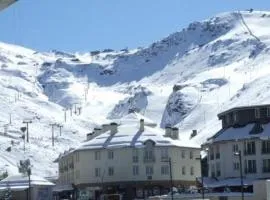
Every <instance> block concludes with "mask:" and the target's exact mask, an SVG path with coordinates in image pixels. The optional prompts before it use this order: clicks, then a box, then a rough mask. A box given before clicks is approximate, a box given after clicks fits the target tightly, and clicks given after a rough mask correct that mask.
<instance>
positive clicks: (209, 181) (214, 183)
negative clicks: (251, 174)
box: [197, 177, 256, 188]
mask: <svg viewBox="0 0 270 200" xmlns="http://www.w3.org/2000/svg"><path fill="white" fill-rule="evenodd" d="M197 180H198V181H199V182H201V178H198V179H197ZM255 180H256V179H247V178H244V179H243V184H244V185H253V182H254V181H255ZM203 184H204V186H205V187H207V188H217V187H226V186H240V185H241V179H240V178H228V179H223V180H216V179H213V178H208V177H204V178H203Z"/></svg>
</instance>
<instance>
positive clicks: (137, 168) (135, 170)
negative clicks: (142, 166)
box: [133, 165, 139, 176]
mask: <svg viewBox="0 0 270 200" xmlns="http://www.w3.org/2000/svg"><path fill="white" fill-rule="evenodd" d="M133 175H134V176H136V175H139V166H138V165H134V166H133Z"/></svg>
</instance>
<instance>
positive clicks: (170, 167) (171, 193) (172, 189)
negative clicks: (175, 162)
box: [169, 158, 173, 200]
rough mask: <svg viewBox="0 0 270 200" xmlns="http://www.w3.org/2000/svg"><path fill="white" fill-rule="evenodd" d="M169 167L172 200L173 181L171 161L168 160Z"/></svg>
mask: <svg viewBox="0 0 270 200" xmlns="http://www.w3.org/2000/svg"><path fill="white" fill-rule="evenodd" d="M169 166H170V181H171V197H172V200H173V180H172V160H171V158H169Z"/></svg>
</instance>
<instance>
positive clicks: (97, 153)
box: [95, 151, 100, 160]
mask: <svg viewBox="0 0 270 200" xmlns="http://www.w3.org/2000/svg"><path fill="white" fill-rule="evenodd" d="M95 160H100V151H96V152H95Z"/></svg>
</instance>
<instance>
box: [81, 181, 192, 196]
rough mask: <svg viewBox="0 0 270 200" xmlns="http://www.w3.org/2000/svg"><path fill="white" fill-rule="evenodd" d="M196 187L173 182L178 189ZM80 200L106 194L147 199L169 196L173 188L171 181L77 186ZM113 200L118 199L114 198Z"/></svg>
mask: <svg viewBox="0 0 270 200" xmlns="http://www.w3.org/2000/svg"><path fill="white" fill-rule="evenodd" d="M191 185H195V182H193V181H173V187H176V188H178V189H181V188H188V187H189V186H191ZM76 188H77V195H78V199H79V200H84V199H87V200H89V199H92V200H99V199H100V198H101V197H102V196H103V195H104V194H119V197H121V198H122V199H123V200H125V199H128V200H131V199H135V198H136V199H146V198H147V197H149V196H153V195H163V194H167V193H168V192H169V191H170V188H171V182H170V181H136V182H135V181H131V182H113V183H103V184H101V183H97V184H80V185H77V186H76ZM113 199H116V200H118V199H117V197H116V196H114V198H113Z"/></svg>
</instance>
